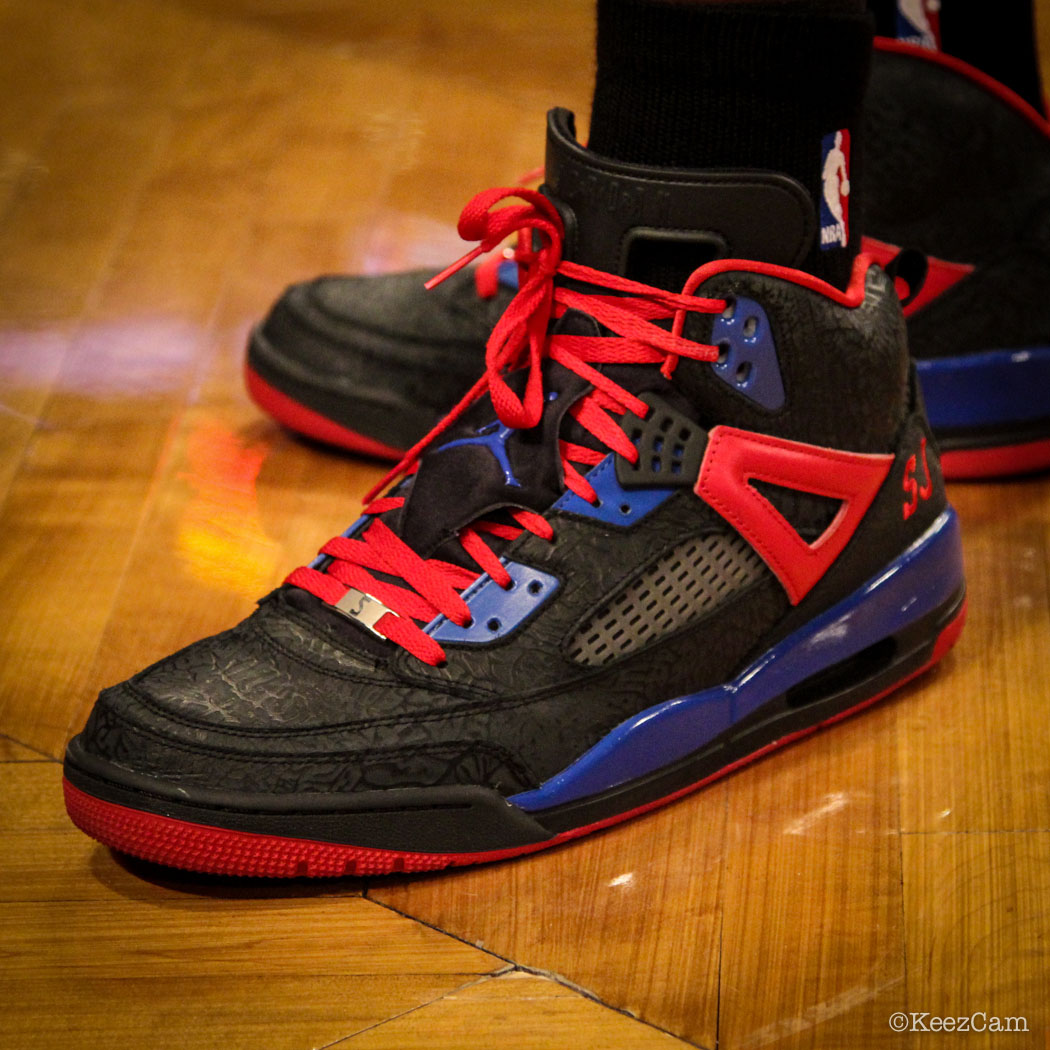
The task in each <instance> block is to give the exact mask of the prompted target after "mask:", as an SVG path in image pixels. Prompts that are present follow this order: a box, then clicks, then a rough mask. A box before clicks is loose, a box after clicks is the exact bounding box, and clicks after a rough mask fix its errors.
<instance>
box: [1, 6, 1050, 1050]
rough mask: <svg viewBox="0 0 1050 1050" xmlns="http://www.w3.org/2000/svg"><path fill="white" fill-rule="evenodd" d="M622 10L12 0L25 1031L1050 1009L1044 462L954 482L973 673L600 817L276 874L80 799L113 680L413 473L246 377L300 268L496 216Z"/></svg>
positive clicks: (263, 584) (386, 1028)
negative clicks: (231, 875) (106, 824)
mask: <svg viewBox="0 0 1050 1050" xmlns="http://www.w3.org/2000/svg"><path fill="white" fill-rule="evenodd" d="M591 20H592V11H591V4H590V2H589V0H573V2H567V0H513V2H507V0H484V2H482V0H477V2H474V0H471V2H458V0H457V2H451V0H449V2H445V3H442V2H441V0H398V2H397V3H391V4H382V3H375V2H368V3H366V2H364V0H358V2H337V0H316V2H314V3H310V4H296V3H289V2H288V0H227V2H224V3H219V2H218V0H214V2H208V0H182V2H177V0H137V2H135V3H120V4H117V3H112V2H106V0H22V2H19V0H0V40H2V41H3V42H4V43H3V52H4V58H3V61H0V99H2V102H0V733H2V734H3V735H2V737H0V762H2V765H0V1045H3V1046H4V1047H9V1048H23V1047H25V1048H29V1047H33V1048H38V1047H40V1048H43V1047H63V1048H66V1047H84V1048H108V1047H119V1048H136V1050H137V1048H154V1047H157V1048H160V1047H172V1048H175V1047H177V1048H180V1050H186V1048H198V1047H200V1048H223V1050H227V1048H228V1050H236V1048H242V1047H243V1048H252V1050H256V1048H265V1050H278V1048H289V1050H305V1048H308V1047H329V1046H332V1045H339V1046H344V1045H345V1046H347V1047H353V1048H354V1050H365V1048H379V1047H389V1048H413V1047H425V1048H427V1050H433V1048H445V1047H453V1048H467V1050H472V1048H487V1047H498V1046H507V1047H513V1048H529V1047H566V1046H572V1047H574V1048H577V1050H584V1048H591V1047H594V1048H599V1047H600V1048H609V1047H630V1048H649V1047H654V1048H657V1047H671V1046H674V1045H679V1046H681V1045H686V1044H696V1045H699V1046H703V1047H709V1048H713V1047H715V1046H716V1045H717V1046H718V1047H720V1048H723V1050H745V1048H758V1047H770V1048H776V1050H781V1048H785V1050H786V1048H795V1047H800V1048H802V1047H805V1048H827V1050H842V1048H850V1050H854V1048H861V1050H863V1048H868V1047H883V1046H885V1047H893V1048H898V1047H905V1048H912V1047H914V1048H916V1050H918V1048H920V1047H927V1046H945V1047H946V1046H953V1047H954V1046H960V1047H963V1046H965V1047H970V1046H973V1047H978V1046H979V1047H989V1048H998V1047H1003V1048H1006V1050H1014V1048H1016V1050H1022V1048H1028V1047H1047V1046H1050V1034H1048V1032H1050V994H1048V989H1050V719H1048V703H1050V572H1048V566H1050V479H1047V478H1045V477H1044V478H1042V479H1037V480H1030V481H1026V482H1018V483H1013V484H1009V485H970V486H957V487H955V488H954V489H953V491H952V498H953V500H954V501H955V504H956V506H957V507H958V509H959V512H960V514H961V517H962V520H963V523H964V526H965V530H966V531H965V540H966V556H967V560H968V569H969V579H970V586H971V620H970V624H969V627H968V629H967V631H966V633H965V635H964V637H963V640H962V642H961V643H960V645H959V647H958V648H957V649H956V651H955V652H954V653H953V654H952V655H951V656H950V657H949V658H948V659H947V660H946V661H945V662H944V664H943V665H942V666H941V667H940V668H939V669H938V670H937V671H935V672H934V673H933V674H931V675H929V676H928V677H927V678H926V679H924V680H922V681H921V682H919V683H917V684H915V685H914V686H912V687H910V688H907V689H906V690H904V691H903V692H902V693H901V694H899V696H898V697H897V698H895V699H893V700H892V701H890V702H887V703H886V704H884V705H882V706H881V707H879V708H877V709H875V710H874V711H872V712H871V713H870V714H867V715H865V716H864V717H861V718H858V719H854V720H852V721H849V722H848V723H846V724H844V725H842V726H840V727H838V728H836V729H834V730H832V731H829V732H827V733H824V734H821V735H818V736H817V737H816V738H812V739H810V740H808V741H807V742H804V743H801V744H799V745H797V746H794V747H792V748H790V749H788V750H786V751H784V752H782V753H779V754H777V755H775V756H773V757H770V758H768V759H766V760H764V761H762V762H760V763H758V764H757V765H755V766H754V767H752V768H749V769H747V770H744V771H742V772H739V773H737V774H735V775H733V776H732V777H730V778H728V779H727V780H725V781H723V782H721V783H718V784H716V785H714V786H712V787H711V788H709V789H708V790H705V791H703V792H702V793H700V794H699V795H697V796H694V797H692V798H689V799H687V800H685V801H682V802H680V803H678V804H676V805H674V806H671V807H669V808H667V809H665V810H663V811H660V812H657V813H655V814H653V815H651V816H649V817H646V818H644V819H641V820H638V821H635V822H634V823H631V824H628V825H626V826H624V827H622V828H619V829H616V830H611V831H609V832H607V833H604V834H600V835H596V836H594V837H592V838H590V839H589V840H585V841H583V842H581V843H579V844H577V845H573V846H569V847H565V848H562V849H559V850H556V851H554V852H551V853H548V854H543V855H538V856H535V857H532V858H528V859H524V860H520V861H517V862H512V863H506V864H501V865H494V866H490V867H487V868H482V869H477V870H467V871H462V872H459V873H454V874H442V875H435V876H430V877H423V878H412V879H409V878H400V879H393V878H391V879H382V880H372V881H369V882H336V883H332V884H322V885H316V884H307V883H292V884H289V885H277V884H269V883H254V884H240V883H236V882H233V881H225V880H220V879H204V878H192V877H183V876H179V875H175V874H173V873H170V872H167V871H163V870H161V869H157V868H152V867H148V866H145V865H141V864H136V863H132V862H130V861H128V860H126V859H122V858H120V857H117V856H114V855H112V854H110V853H109V852H108V851H106V850H105V849H102V848H101V847H99V846H98V845H96V844H95V843H93V842H92V841H90V840H89V839H87V838H86V837H84V836H83V835H81V834H80V833H79V832H77V831H76V830H75V829H73V828H72V826H71V825H70V824H69V823H68V822H67V820H66V817H65V814H64V811H63V808H62V803H61V798H60V792H59V781H60V767H59V765H58V759H59V757H60V756H61V754H62V750H63V747H64V745H65V742H66V740H67V739H68V738H69V736H70V735H71V734H72V733H73V732H75V731H76V730H77V729H79V727H80V726H81V724H82V723H83V720H84V718H85V716H86V713H87V711H88V708H89V706H90V705H91V703H92V700H93V697H94V695H95V693H96V692H97V690H98V689H99V688H100V687H101V686H103V685H106V684H109V683H112V682H114V681H117V680H119V679H121V678H123V677H125V676H126V675H128V674H129V673H131V672H133V671H135V670H137V669H139V668H140V667H141V666H143V665H144V664H145V663H147V662H149V661H152V660H153V659H155V658H158V657H160V656H163V655H165V654H166V653H168V652H169V651H171V650H172V649H174V648H175V647H177V646H180V645H183V644H185V643H187V642H190V641H191V640H193V639H196V638H198V637H200V636H201V635H203V634H205V633H211V632H213V631H216V630H219V629H221V628H224V627H226V626H228V625H230V624H231V623H233V622H234V621H235V620H236V619H238V618H239V617H241V616H243V615H244V614H246V613H247V612H248V611H249V610H250V609H251V608H252V603H253V599H255V598H256V597H258V596H259V595H261V594H262V593H264V592H265V591H266V590H267V589H268V588H269V587H271V586H272V585H273V584H274V583H275V582H277V581H278V580H280V579H281V578H282V576H283V575H284V574H285V573H286V572H287V571H288V570H289V569H290V568H292V567H294V566H295V565H298V564H300V563H302V562H303V561H304V560H305V559H307V558H309V556H310V555H312V553H313V552H314V550H315V549H316V547H317V546H318V545H319V544H320V543H321V542H323V541H324V540H326V539H327V538H328V537H329V536H330V535H333V534H334V533H336V532H337V531H340V530H341V529H342V528H343V527H344V526H345V525H346V524H347V523H348V522H349V521H350V520H352V519H353V517H355V516H356V515H355V510H356V504H357V501H358V499H359V498H360V496H361V495H362V494H363V492H364V491H365V489H366V488H368V487H369V486H370V485H371V484H372V483H373V481H374V480H376V478H377V477H378V474H379V468H378V467H377V466H375V465H374V464H369V463H365V462H359V461H354V460H351V459H346V458H342V457H340V456H337V455H334V454H327V453H323V452H319V451H318V450H316V449H313V448H308V447H306V446H305V445H304V444H301V443H299V442H297V441H296V440H294V439H292V438H291V437H289V436H288V435H287V434H284V433H282V432H281V431H280V430H278V429H277V428H275V427H274V426H273V425H271V424H270V423H269V422H268V421H267V420H266V419H264V418H262V417H261V416H260V414H259V413H258V412H257V411H256V410H255V409H254V408H253V407H252V406H251V405H250V404H249V402H248V401H247V399H246V397H245V395H244V393H243V390H242V388H241V382H240V375H239V372H240V367H241V358H242V351H243V345H244V341H245V336H246V333H247V331H248V328H249V326H250V324H251V323H252V322H253V320H255V319H256V318H258V317H259V315H260V313H261V312H262V311H263V310H264V309H265V308H266V306H267V305H268V303H269V302H270V301H271V300H272V298H273V297H274V296H275V295H276V294H277V292H279V291H280V289H281V288H282V287H283V286H284V285H285V284H287V283H288V282H289V281H292V280H294V279H299V278H304V277H307V276H311V275H313V274H315V273H317V272H320V271H324V270H336V271H340V270H369V271H382V270H386V269H395V268H399V267H403V266H406V265H408V264H413V263H422V262H425V263H438V262H445V261H448V260H450V259H451V258H453V257H455V256H456V255H458V254H459V251H460V248H459V242H458V240H457V239H456V236H455V233H454V221H455V218H456V216H457V214H458V210H459V207H460V206H461V205H462V203H463V202H464V201H465V200H466V199H467V197H469V195H470V194H471V193H472V192H473V191H475V190H477V189H480V188H483V187H485V186H487V185H492V184H498V183H505V182H507V181H508V180H511V179H513V178H514V176H515V175H516V174H517V173H519V172H521V171H524V170H527V169H529V168H530V167H532V166H533V165H534V164H535V163H537V162H538V160H539V159H541V157H540V154H541V138H542V117H543V113H544V111H545V109H546V108H547V107H548V106H549V105H551V104H555V103H559V104H564V105H569V106H572V107H574V108H575V109H577V110H578V111H579V112H580V114H581V117H585V115H586V112H587V107H588V101H589V86H590V85H589V79H590V75H591V72H590V67H591V34H592V31H593V29H592V23H591ZM1047 50H1048V51H1050V48H1047ZM899 1010H906V1011H923V1012H925V1011H928V1012H929V1013H930V1014H931V1015H944V1016H959V1015H964V1014H965V1015H969V1014H971V1013H974V1012H976V1011H980V1012H983V1013H985V1014H987V1015H988V1017H994V1016H1020V1017H1025V1018H1027V1022H1028V1027H1029V1029H1030V1031H1029V1033H1028V1034H1027V1035H1025V1034H1013V1035H1009V1036H1000V1037H998V1038H996V1037H993V1036H990V1035H980V1036H963V1035H954V1036H946V1035H940V1036H937V1035H932V1034H931V1035H915V1036H908V1035H897V1034H894V1033H893V1032H892V1031H891V1029H890V1027H889V1017H890V1015H891V1014H892V1013H894V1012H895V1011H899Z"/></svg>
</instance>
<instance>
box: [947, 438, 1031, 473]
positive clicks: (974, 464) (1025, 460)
mask: <svg viewBox="0 0 1050 1050" xmlns="http://www.w3.org/2000/svg"><path fill="white" fill-rule="evenodd" d="M941 470H942V471H944V476H945V477H946V478H948V479H949V480H950V481H967V480H973V479H976V478H1006V477H1010V476H1012V475H1017V474H1034V473H1036V472H1037V471H1040V470H1050V438H1045V439H1043V440H1041V441H1026V442H1024V443H1023V444H1020V445H1000V446H998V447H997V448H967V449H949V450H948V451H946V452H942V453H941Z"/></svg>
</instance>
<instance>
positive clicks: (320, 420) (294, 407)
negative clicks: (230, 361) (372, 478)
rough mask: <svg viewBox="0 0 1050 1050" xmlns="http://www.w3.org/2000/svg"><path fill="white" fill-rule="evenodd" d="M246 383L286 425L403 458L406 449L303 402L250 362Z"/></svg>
mask: <svg viewBox="0 0 1050 1050" xmlns="http://www.w3.org/2000/svg"><path fill="white" fill-rule="evenodd" d="M244 383H245V386H247V388H248V393H249V394H250V395H251V398H252V400H253V401H254V402H255V403H256V404H257V405H258V406H259V407H260V408H261V409H262V410H263V411H264V412H265V413H267V415H270V416H272V417H273V418H274V419H276V420H277V422H278V423H280V424H281V425H282V426H285V427H287V428H288V429H289V430H294V431H295V432H296V433H297V434H303V435H305V436H306V437H308V438H313V440H315V441H323V442H324V443H325V444H326V445H335V446H336V447H337V448H345V449H347V450H348V451H350V452H360V453H363V454H364V455H366V456H375V457H376V458H377V459H400V458H401V456H402V454H403V451H404V450H403V449H396V448H394V447H393V446H392V445H384V444H383V443H382V442H381V441H376V440H374V439H373V438H370V437H366V436H365V435H364V434H358V433H357V432H356V431H354V430H350V429H349V427H344V426H342V425H341V424H339V423H335V422H333V421H332V420H331V419H328V418H326V417H325V416H322V415H321V413H320V412H315V411H314V410H313V409H312V408H307V407H306V405H303V404H300V403H299V402H298V401H296V400H295V398H292V397H289V396H288V395H287V394H284V393H282V392H281V391H280V390H278V389H277V388H276V387H274V386H271V385H270V384H269V383H267V382H266V380H265V379H263V378H262V376H260V375H259V373H258V372H256V371H255V370H254V369H253V368H252V367H251V366H250V365H248V364H245V366H244Z"/></svg>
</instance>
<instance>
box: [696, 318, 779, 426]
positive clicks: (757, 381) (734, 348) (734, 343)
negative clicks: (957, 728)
mask: <svg viewBox="0 0 1050 1050" xmlns="http://www.w3.org/2000/svg"><path fill="white" fill-rule="evenodd" d="M727 314H728V316H727ZM727 314H725V313H723V314H719V315H718V316H717V317H716V318H715V321H714V325H713V326H712V329H711V342H712V343H714V344H715V345H716V346H719V347H720V348H724V350H725V351H726V353H725V356H724V358H723V359H722V360H720V361H717V362H715V363H713V364H712V365H711V368H712V369H713V370H714V373H715V375H716V376H718V378H719V379H721V380H722V381H723V382H724V383H728V384H729V386H731V387H732V388H733V389H734V390H735V391H737V393H740V394H743V395H744V397H746V398H748V400H750V401H754V402H755V403H756V404H759V405H761V406H762V407H763V408H768V409H769V410H770V411H776V410H777V409H778V408H780V407H781V406H782V405H783V404H784V381H783V379H782V378H781V375H780V361H779V360H778V359H777V348H776V344H775V343H774V342H773V329H772V328H771V327H770V324H769V318H768V317H766V312H765V310H763V309H762V307H761V306H759V304H758V303H756V302H755V301H754V299H744V298H738V299H737V300H736V301H735V302H734V304H733V307H732V310H731V311H727Z"/></svg>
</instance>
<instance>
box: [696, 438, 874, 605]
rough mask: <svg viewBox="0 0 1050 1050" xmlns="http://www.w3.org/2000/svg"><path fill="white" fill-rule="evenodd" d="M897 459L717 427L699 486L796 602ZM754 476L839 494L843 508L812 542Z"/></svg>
mask: <svg viewBox="0 0 1050 1050" xmlns="http://www.w3.org/2000/svg"><path fill="white" fill-rule="evenodd" d="M893 459H894V457H893V456H892V455H888V454H887V455H883V454H871V453H863V452H842V451H840V450H839V449H834V448H822V447H821V446H819V445H806V444H803V443H802V442H799V441H787V440H785V439H784V438H777V437H772V436H771V435H768V434H756V433H753V432H752V431H749V430H738V429H737V428H736V427H726V426H717V427H715V428H714V429H713V430H712V431H711V432H710V434H709V436H708V442H707V450H706V451H705V453H704V461H703V463H702V464H701V466H700V476H699V477H698V478H697V481H696V486H695V488H694V490H693V491H694V492H695V493H696V494H697V495H698V496H699V497H700V498H701V499H703V500H704V501H705V502H706V503H708V504H709V505H710V506H711V507H713V508H714V509H715V510H716V511H718V513H719V514H721V515H722V517H723V518H725V519H726V521H728V522H729V524H730V525H732V526H733V528H735V529H736V530H737V532H739V533H740V535H741V536H743V537H744V539H746V540H747V542H748V543H750V544H751V546H752V547H754V548H755V550H756V552H757V553H758V554H759V556H760V557H761V558H762V560H763V561H764V562H765V563H766V564H767V565H768V566H769V568H770V569H771V570H772V571H773V572H774V573H775V574H776V576H777V579H779V580H780V582H781V583H782V584H783V585H784V590H785V591H787V595H788V598H790V599H791V604H792V605H797V604H798V603H799V602H800V601H802V599H803V598H804V597H805V596H806V595H807V594H808V593H809V592H810V591H811V590H812V589H813V587H814V585H815V584H816V583H817V581H818V580H820V578H821V577H822V576H823V575H824V574H825V573H826V572H827V571H828V569H829V568H831V565H832V563H833V562H834V561H835V559H836V558H837V557H838V556H839V555H840V554H841V553H842V551H843V549H844V548H845V546H846V544H847V543H849V541H850V539H851V538H852V536H853V534H854V532H856V530H857V526H858V525H859V524H860V522H861V519H862V518H863V517H864V515H865V514H866V513H867V511H868V508H869V507H870V506H871V504H872V501H873V500H874V499H875V495H876V493H877V492H878V491H879V489H880V488H881V487H882V484H883V482H884V481H885V480H886V477H887V476H888V474H889V472H890V467H891V466H892V465H893ZM752 481H766V482H769V483H770V484H773V485H780V486H781V487H783V488H787V489H797V490H799V491H801V492H809V493H813V494H814V495H818V496H827V497H829V498H831V499H839V500H842V506H841V507H840V508H839V512H838V513H837V514H836V515H835V517H834V519H833V520H832V522H831V524H830V525H829V526H828V527H827V529H826V530H825V531H824V534H823V535H822V536H821V537H820V538H819V539H818V540H816V541H815V542H814V543H807V542H806V541H805V540H804V539H803V538H802V537H801V536H800V535H799V534H798V533H797V532H796V531H795V529H794V528H793V527H792V526H791V524H790V523H789V522H788V521H787V519H786V518H785V517H784V516H783V515H782V514H781V513H780V512H779V511H778V510H777V509H776V508H775V507H774V506H773V504H772V503H770V502H769V500H767V499H766V498H765V496H763V495H762V494H761V493H760V492H759V491H758V490H757V489H755V488H754V487H753V486H752V485H751V484H750V483H751V482H752Z"/></svg>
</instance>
